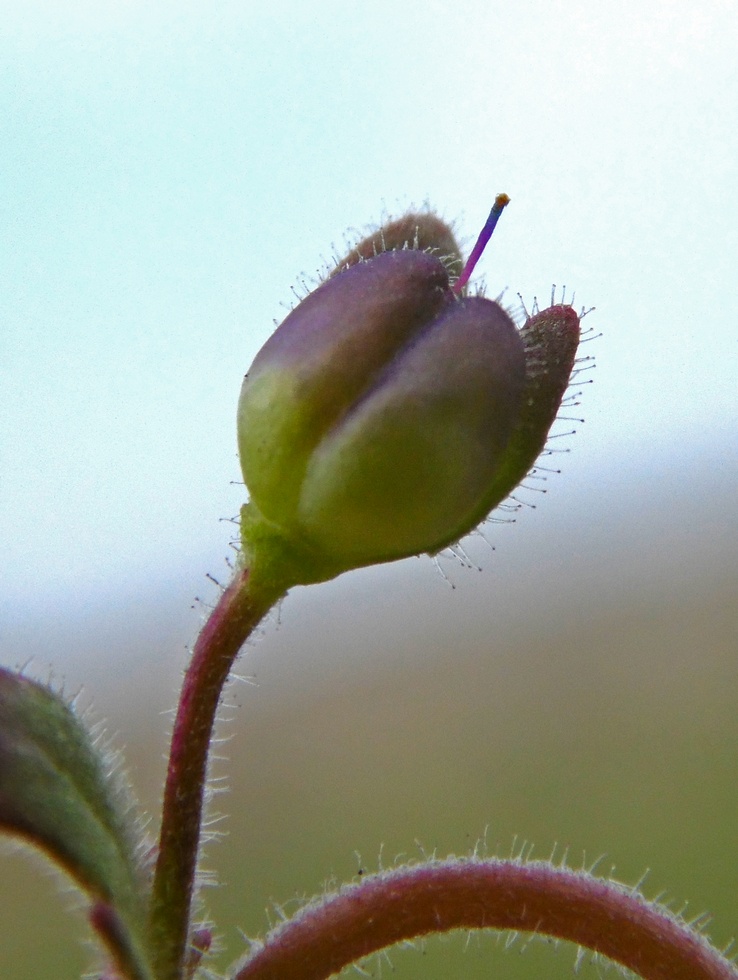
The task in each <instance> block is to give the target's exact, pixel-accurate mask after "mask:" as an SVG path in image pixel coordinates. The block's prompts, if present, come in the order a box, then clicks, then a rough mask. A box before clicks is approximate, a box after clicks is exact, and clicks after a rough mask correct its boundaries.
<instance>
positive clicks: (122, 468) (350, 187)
mask: <svg viewBox="0 0 738 980" xmlns="http://www.w3.org/2000/svg"><path fill="white" fill-rule="evenodd" d="M2 23H3V28H2V35H1V37H0V54H1V57H0V65H1V66H2V67H1V68H0V118H1V119H2V139H1V140H0V180H1V182H2V193H1V195H0V234H1V235H2V246H1V248H2V251H1V253H0V275H1V284H0V452H1V465H2V470H1V474H0V480H1V482H0V515H1V518H2V530H1V532H0V533H1V535H2V538H1V541H2V556H3V559H2V569H1V571H0V575H2V581H1V582H0V629H1V630H2V633H3V634H4V635H5V650H6V652H5V653H4V654H3V657H4V659H6V660H7V661H8V662H15V661H22V660H23V659H25V656H24V651H25V652H28V653H30V654H33V655H34V656H35V657H38V658H40V661H42V662H51V661H54V662H55V663H57V665H59V666H60V668H61V669H62V671H64V670H67V671H68V672H69V675H70V676H71V678H73V679H76V678H78V677H80V676H82V675H83V674H84V675H85V676H89V672H88V671H87V668H81V667H79V665H77V664H76V661H75V655H74V651H73V649H71V648H70V649H66V643H63V642H62V640H63V639H65V637H64V624H65V623H66V624H69V623H70V622H73V623H77V622H78V621H84V622H88V623H89V621H90V617H91V616H93V615H96V614H97V612H98V611H99V610H100V609H106V610H108V613H107V615H108V616H110V610H112V609H119V610H120V615H119V619H118V620H115V621H114V622H112V621H110V620H109V628H108V633H107V634H106V635H104V636H98V641H99V643H100V645H101V646H102V647H103V649H100V650H99V651H98V653H97V657H96V661H97V665H98V666H99V667H102V668H103V670H102V672H103V673H104V672H106V671H109V670H113V669H114V664H115V663H116V662H117V660H116V657H115V656H111V655H110V654H108V653H106V649H105V648H106V647H109V646H110V644H111V643H115V642H120V635H121V633H122V631H123V630H124V626H125V624H127V625H128V626H129V628H130V629H136V628H138V627H139V626H140V625H141V620H142V618H143V617H145V615H147V613H146V609H148V607H149V606H152V607H155V605H156V603H157V602H158V601H160V596H162V595H164V594H169V593H170V592H171V591H172V590H179V591H178V592H177V601H178V602H181V601H185V602H186V600H187V599H188V598H192V597H193V596H194V595H195V593H201V592H202V593H203V594H207V583H204V580H203V575H204V573H205V572H206V571H211V572H213V573H214V574H216V575H218V576H221V577H222V575H223V574H225V572H224V568H223V565H222V558H223V557H224V556H225V555H226V553H227V552H228V540H229V537H230V535H231V534H232V531H233V526H232V525H228V524H219V523H218V521H217V519H218V518H220V517H228V516H232V515H233V514H235V513H236V512H237V509H238V506H239V505H240V502H241V500H242V496H243V495H242V490H241V488H239V487H237V486H235V487H234V486H231V485H230V484H229V481H231V480H237V479H238V478H239V470H238V464H237V459H236V457H235V433H234V408H235V402H236V398H237V395H238V390H239V385H240V380H241V376H242V374H243V373H244V371H245V370H246V368H247V367H248V365H249V363H250V361H251V359H252V357H253V355H254V354H255V353H256V351H257V350H258V348H259V346H260V345H261V344H262V342H263V341H264V340H265V338H266V337H267V336H268V334H269V332H270V331H271V329H272V326H273V320H274V319H275V318H277V319H278V318H281V316H282V315H283V313H284V307H285V305H286V304H289V303H290V302H291V300H292V293H291V286H292V285H293V284H297V283H299V280H300V278H301V274H304V275H306V276H307V277H310V276H312V275H313V274H314V273H315V271H316V270H317V269H319V268H320V267H321V266H322V264H323V262H324V261H325V260H327V259H329V257H330V255H331V253H332V247H333V246H334V245H335V247H336V248H338V249H341V247H342V245H343V242H344V236H345V233H346V230H347V229H349V228H351V227H354V228H356V227H358V228H363V227H364V226H365V225H366V224H367V223H369V222H372V221H375V220H377V219H379V218H381V216H382V213H383V211H386V210H388V211H390V212H393V211H397V210H398V209H401V208H403V207H405V206H406V205H408V204H410V203H413V202H415V203H422V202H424V201H429V202H430V203H431V204H432V205H434V206H435V207H437V208H438V209H440V211H441V212H442V214H444V215H445V216H446V217H448V218H449V219H453V220H454V221H456V222H457V228H458V230H459V233H460V235H461V236H462V238H463V239H464V240H465V241H467V242H468V243H470V242H471V241H473V239H474V236H475V235H476V233H477V231H478V229H479V227H480V225H481V223H482V222H483V220H484V218H485V216H486V214H487V211H488V208H489V205H490V203H491V201H492V199H493V197H494V195H495V194H496V193H497V192H499V191H503V190H504V191H506V192H507V193H508V194H510V196H511V198H512V204H511V205H510V207H509V208H508V210H507V212H506V213H505V215H504V218H503V220H502V222H501V223H500V226H499V228H498V231H497V233H496V235H495V238H494V240H493V242H492V244H491V246H490V247H489V249H488V252H487V254H486V255H485V257H484V258H483V261H482V264H481V267H480V271H481V273H482V274H483V275H484V276H485V277H486V280H487V284H488V288H489V291H490V292H492V293H493V294H495V293H497V292H498V291H500V290H502V289H504V288H507V289H508V296H509V298H510V301H511V302H512V301H514V300H515V294H516V293H517V292H518V291H520V292H521V293H522V294H523V296H524V297H525V298H526V299H527V300H528V301H530V300H531V299H532V297H533V296H535V295H538V296H539V297H541V298H547V297H548V295H549V294H550V289H551V285H552V284H553V283H556V284H558V285H559V287H560V286H562V285H563V284H566V286H567V288H568V289H569V290H576V297H577V299H576V302H577V304H581V305H586V306H590V305H594V306H596V308H597V309H596V312H595V313H593V314H592V315H591V317H590V318H589V319H588V321H587V323H589V324H591V326H592V327H593V328H594V329H595V330H597V331H599V330H602V331H603V333H604V336H603V338H602V339H600V340H598V341H596V342H595V343H594V344H593V345H592V346H591V351H592V352H593V353H595V354H596V356H597V368H596V371H595V372H594V374H593V376H594V377H595V378H596V384H594V385H591V386H589V387H588V388H587V389H586V390H585V392H584V398H583V406H582V409H581V411H582V414H584V415H585V416H586V418H587V422H586V424H585V425H584V426H583V427H580V429H581V431H580V432H579V433H578V434H577V435H576V437H575V438H574V439H572V440H571V446H572V450H573V451H572V454H571V456H569V457H564V458H563V459H564V463H563V466H564V475H562V476H561V477H558V478H556V479H555V480H554V481H553V482H552V485H551V490H552V492H551V494H549V496H548V498H546V499H545V500H544V501H543V506H542V507H539V510H538V512H537V513H536V515H535V519H534V518H533V517H532V516H530V517H529V516H528V515H525V518H524V519H521V522H520V526H519V527H518V528H516V529H515V531H514V536H515V548H514V550H515V553H516V554H518V553H520V554H523V555H524V556H527V558H526V560H527V561H529V562H530V561H534V560H535V554H536V548H537V546H538V545H539V544H541V542H542V539H541V538H540V537H539V535H540V534H541V533H543V532H542V530H541V529H542V528H546V529H548V528H549V527H551V528H553V527H555V526H556V525H555V522H556V520H561V521H564V523H565V524H566V535H565V537H566V540H567V541H568V542H569V543H568V544H566V545H563V544H561V545H560V546H559V547H560V548H561V547H563V548H564V549H565V550H564V555H565V554H566V549H567V548H569V549H571V550H572V551H576V547H575V546H574V545H572V543H571V537H572V535H573V536H575V540H576V535H577V534H579V536H580V537H579V540H581V541H583V540H584V539H585V537H586V534H587V531H588V528H589V529H591V527H592V526H593V525H596V524H599V523H600V522H601V517H600V516H598V515H601V514H602V513H603V512H604V511H607V512H608V513H609V514H611V515H612V514H613V513H617V514H618V515H619V516H618V517H617V518H614V517H613V518H612V522H613V526H615V525H616V524H617V525H620V524H621V522H622V533H623V534H625V535H627V534H628V533H633V531H632V527H631V528H630V532H629V529H628V525H629V513H630V514H635V515H637V513H639V512H640V511H639V509H642V508H643V507H649V506H650V507H651V509H652V510H653V512H654V513H655V514H658V515H660V520H661V522H662V524H663V528H661V530H660V531H659V534H658V535H657V536H656V537H657V538H658V540H662V539H663V535H664V534H665V535H666V536H667V537H668V535H669V531H670V529H672V530H673V532H674V534H676V535H679V534H682V533H684V532H685V526H686V527H689V528H691V531H689V532H688V533H689V534H691V536H692V537H693V538H694V546H695V548H696V549H697V550H699V546H700V541H702V542H703V543H704V537H703V535H701V533H699V532H700V527H701V523H702V524H707V526H709V527H713V529H715V525H720V524H721V523H723V520H722V519H723V518H724V516H725V515H724V514H723V515H722V517H721V514H720V509H721V507H722V506H723V505H722V504H721V503H720V501H721V500H722V499H723V497H726V498H727V497H728V496H729V497H732V496H733V493H732V491H733V488H734V485H735V477H736V466H737V464H736V457H737V456H738V451H737V440H736V429H737V428H738V426H737V422H738V341H737V340H736V328H737V326H738V292H737V291H736V288H735V276H736V268H738V261H737V260H738V230H737V229H738V205H737V197H738V195H737V194H736V187H737V186H738V166H737V164H736V161H737V159H738V142H737V139H736V135H735V113H736V105H738V79H737V72H738V69H737V68H736V65H737V64H738V58H736V36H737V34H738V16H737V15H736V9H735V6H734V4H732V3H719V2H708V3H706V4H702V5H694V4H692V3H686V2H684V3H681V2H669V3H652V2H645V3H644V2H625V3H624V2H622V0H618V2H617V3H614V2H612V3H601V4H597V5H595V6H593V5H592V4H589V3H576V2H564V3H547V2H537V3H536V2H533V3H531V2H523V3H518V4H490V3H489V2H478V3H474V2H469V3H460V4H450V3H448V4H447V3H428V2H423V3H419V2H409V3H403V4H399V3H396V2H395V3H384V2H378V3H377V2H375V3H371V4H361V3H347V2H342V3H321V4H318V5H317V6H315V5H307V4H302V3H275V4H273V5H271V7H270V9H269V10H267V9H266V5H263V4H256V3H216V4H192V3H190V4H187V3H185V4H182V3H177V4H173V3H172V4H169V3H158V4H154V5H151V4H143V3H137V2H130V3H122V2H121V3H104V4H98V3H78V4H75V3H67V4H65V3H57V4H54V3H34V2H29V3H24V4H10V3H4V4H3V5H2ZM715 502H718V503H717V506H716V504H715ZM613 507H614V508H615V509H616V510H615V511H613V510H612V508H613ZM618 508H620V510H617V509H618ZM635 519H636V520H637V516H636V518H635ZM548 522H551V523H550V525H549V523H548ZM631 523H632V521H631ZM649 523H650V521H648V520H644V525H646V526H647V525H648V524H649ZM510 533H511V532H510V531H509V529H502V530H500V531H499V532H497V531H495V532H494V533H493V534H492V538H493V540H495V543H499V536H500V535H502V541H503V543H504V542H505V541H508V540H511V538H510ZM735 533H736V532H735V526H734V522H733V521H730V520H728V521H727V522H724V526H723V527H722V529H721V531H720V533H719V534H716V536H715V540H716V541H719V542H722V545H723V546H724V547H725V549H726V556H728V557H729V554H730V548H732V546H733V545H734V544H735V540H736V538H735ZM505 536H507V537H505ZM616 537H617V534H616ZM562 540H563V539H562ZM654 546H655V547H657V546H658V545H657V543H656V542H654ZM577 547H578V546H577ZM711 547H712V545H710V548H711ZM708 550H709V548H708ZM733 554H734V552H733ZM602 560H603V563H606V562H605V559H604V556H603V557H602ZM501 561H502V559H500V558H499V557H498V558H496V559H492V558H490V556H489V554H487V555H486V556H485V557H484V558H483V559H482V563H483V564H485V566H490V565H492V566H493V567H494V572H493V573H492V574H495V575H496V574H498V573H500V572H502V573H504V565H500V564H499V563H500V562H501ZM571 565H572V567H573V566H575V565H576V563H575V562H572V563H571ZM418 567H419V566H418V565H417V564H416V566H415V567H413V566H412V565H410V566H409V567H408V566H406V570H405V571H400V572H398V571H397V570H394V569H392V570H389V569H384V570H379V571H378V572H375V573H365V579H363V580H361V581H362V582H365V581H368V582H372V583H375V584H377V583H378V585H377V587H378V588H380V589H381V588H382V587H383V586H382V583H383V582H385V583H386V582H387V581H390V580H392V581H394V576H397V575H398V574H399V575H400V578H401V579H402V580H403V581H404V582H405V583H409V582H411V581H415V582H417V576H418V574H420V575H421V578H422V580H423V581H425V578H423V576H425V574H426V573H425V572H422V571H421V572H418V571H416V569H417V568H418ZM366 575H368V578H366ZM386 576H389V579H388V578H386ZM428 578H429V580H430V581H432V582H433V584H432V585H431V586H430V588H432V589H436V590H438V592H439V594H440V595H444V593H443V587H442V586H439V584H438V581H436V580H435V579H434V578H433V576H432V575H429V576H428ZM462 578H463V576H462ZM439 581H440V580H439ZM549 584H550V585H551V586H552V588H554V589H555V588H556V583H549ZM467 587H469V588H471V587H472V586H464V588H467ZM326 588H331V587H326ZM334 588H335V587H334ZM338 588H339V589H341V588H345V586H343V585H341V586H339V587H338ZM473 588H474V589H476V588H478V586H477V584H476V583H475V585H474V586H473ZM483 588H484V587H483ZM483 588H482V591H483ZM349 591H350V586H349ZM210 594H212V590H211V593H210ZM162 601H163V600H162ZM298 601H299V600H298ZM172 608H174V607H172ZM153 615H154V616H156V613H154V614H153ZM194 626H195V623H194V621H193V622H189V623H188V624H187V625H186V627H184V631H185V634H186V638H189V635H190V633H191V631H192V630H194ZM57 631H61V632H57ZM72 632H73V631H72ZM66 639H69V640H70V641H71V643H72V647H73V646H74V639H73V636H70V637H68V638H66ZM129 646H130V647H131V652H137V653H138V654H139V656H141V657H145V656H148V651H143V650H137V651H135V650H134V648H135V646H136V644H135V643H130V644H129ZM60 661H61V663H60ZM111 661H112V662H111ZM85 671H87V673H85Z"/></svg>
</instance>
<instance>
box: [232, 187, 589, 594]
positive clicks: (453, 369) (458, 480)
mask: <svg viewBox="0 0 738 980" xmlns="http://www.w3.org/2000/svg"><path fill="white" fill-rule="evenodd" d="M506 204H507V198H506V197H505V196H504V195H500V197H498V198H497V200H496V202H495V207H494V208H493V209H492V212H491V214H490V218H489V219H488V222H487V225H485V229H484V230H483V232H482V235H480V241H479V242H478V243H477V246H476V247H475V249H474V251H473V253H472V256H471V258H470V260H469V263H468V266H467V268H466V269H465V270H464V271H463V272H462V273H461V275H460V277H459V278H458V280H457V283H456V285H455V286H454V287H453V288H452V286H451V284H450V282H449V275H448V271H447V268H446V266H445V265H444V263H443V262H442V261H441V259H440V258H439V257H437V256H436V255H435V254H431V252H429V251H422V250H420V249H418V248H413V247H407V243H408V241H409V238H408V237H407V234H408V232H409V231H410V230H411V227H410V226H411V223H412V221H413V220H415V217H416V216H411V217H408V218H407V219H405V221H404V222H403V221H402V220H401V221H399V222H393V223H392V224H390V225H388V226H386V227H385V228H384V229H382V230H380V232H378V233H377V235H378V236H379V238H377V237H376V235H375V236H370V237H369V238H367V239H365V240H364V242H362V243H360V245H359V246H358V250H357V252H356V255H355V257H352V256H353V253H352V255H350V256H349V257H348V258H347V259H346V260H345V261H344V262H343V264H342V267H341V269H340V271H338V272H336V273H334V274H333V276H331V278H329V279H328V280H327V281H326V282H324V283H323V284H322V285H320V286H319V287H318V288H317V289H316V290H315V291H314V292H313V293H311V294H310V295H309V296H308V297H306V299H304V300H303V301H302V302H301V303H300V304H299V305H298V306H297V307H296V308H295V309H294V310H293V311H292V312H291V313H290V314H289V316H287V318H286V319H285V320H284V322H283V323H282V324H281V325H280V326H279V327H278V329H277V330H276V332H275V333H274V334H273V335H272V337H271V338H270V339H269V340H268V341H267V343H266V344H265V345H264V347H263V348H262V349H261V351H260V352H259V354H258V355H257V357H256V359H255V361H254V363H253V365H252V367H251V369H250V371H249V373H248V374H247V375H246V378H245V379H244V383H243V388H242V391H241V398H240V402H239V408H238V433H239V451H240V457H241V466H242V469H243V473H244V479H245V481H246V485H247V487H248V489H249V492H250V495H251V501H250V503H249V504H247V505H246V507H244V509H243V512H242V537H243V543H244V550H245V552H246V554H247V557H248V560H249V562H250V564H251V567H252V574H253V575H254V576H255V579H256V580H258V579H259V578H260V577H261V578H262V579H263V580H264V581H265V582H266V581H269V582H270V586H271V585H273V584H274V582H275V581H276V580H278V579H280V578H281V579H284V580H285V584H286V585H287V586H289V585H290V584H298V583H308V582H314V581H321V580H323V579H326V578H331V577H333V576H334V575H337V574H340V573H341V572H343V571H347V570H348V569H351V568H357V567H360V566H362V565H368V564H374V563H377V562H384V561H391V560H393V559H396V558H403V557H407V556H410V555H415V554H419V553H421V552H428V553H431V554H433V553H436V552H438V551H439V550H441V549H442V548H444V547H446V546H448V545H450V544H453V543H455V542H456V541H458V540H459V539H460V538H461V537H463V536H464V535H465V534H467V533H468V532H469V531H471V530H473V528H474V527H476V525H477V524H479V523H480V521H482V520H483V519H484V518H485V517H486V516H487V514H488V513H489V512H490V510H492V509H493V508H494V507H495V506H497V504H499V503H500V502H501V501H502V500H503V499H504V498H505V497H506V496H507V495H508V494H509V493H510V492H511V491H512V490H513V489H514V487H515V486H516V485H517V483H518V482H519V480H520V479H522V477H523V476H525V473H526V472H527V471H528V469H530V467H531V466H532V465H533V463H534V462H535V457H536V456H537V454H538V452H539V451H540V448H542V445H543V443H544V442H545V439H546V434H547V433H548V429H549V427H550V425H551V422H552V421H553V418H555V416H556V411H557V410H558V406H559V404H560V401H561V396H562V394H563V391H564V389H565V388H566V385H567V383H568V380H569V374H570V371H571V363H570V360H571V359H570V358H569V354H568V349H569V346H570V340H571V338H572V337H573V329H572V326H571V324H570V323H569V320H570V318H571V317H570V315H569V313H560V314H557V315H556V316H555V317H551V316H549V317H548V320H547V319H546V315H547V314H548V313H550V311H544V313H542V314H538V316H537V317H534V318H533V319H532V320H530V321H529V322H528V323H527V324H526V325H525V327H524V328H523V330H522V331H518V330H517V328H516V327H515V325H514V323H513V321H512V320H511V318H510V317H509V316H508V314H507V313H506V312H505V311H504V310H503V309H502V307H501V306H499V304H497V303H494V302H492V301H490V300H487V299H484V298H482V297H478V296H476V297H468V296H466V295H463V286H464V284H465V282H466V280H467V279H468V276H469V274H470V272H471V270H472V268H473V265H474V263H475V262H476V260H477V258H478V257H479V254H481V249H482V248H483V247H484V244H485V243H486V240H487V239H488V238H489V235H490V234H491V233H492V229H493V228H494V224H495V223H496V221H497V218H498V217H499V214H500V213H501V211H502V209H503V208H504V206H505V205H506ZM431 217H432V216H431ZM433 222H435V223H436V224H437V226H438V227H436V228H435V230H434V231H432V232H430V233H429V234H425V231H424V233H423V234H422V235H421V234H420V232H418V233H416V234H415V235H414V237H413V242H414V243H415V244H418V243H419V242H420V241H429V248H431V249H433V250H434V251H436V250H437V251H438V252H439V253H440V252H442V251H443V254H444V255H445V256H448V255H451V256H452V258H453V254H454V250H455V249H456V246H455V241H454V239H453V236H452V233H451V232H450V230H449V229H448V228H447V226H445V225H443V223H442V222H440V220H439V219H437V218H435V217H433ZM429 225H430V222H428V223H427V224H426V226H425V228H426V229H427V228H428V227H429ZM377 241H379V242H380V243H381V244H382V245H383V246H386V245H387V242H388V241H389V242H391V243H393V244H395V243H400V242H402V246H404V247H401V250H397V251H386V252H383V251H379V252H378V254H376V255H375V254H374V251H375V249H376V248H377ZM480 243H481V245H480ZM444 249H445V251H444ZM456 254H458V252H456ZM367 255H369V256H370V257H368V258H367V257H366V256H367ZM554 309H557V310H570V308H566V307H561V308H554ZM571 316H572V317H573V320H574V321H576V326H577V330H578V318H577V317H576V315H575V314H573V311H571ZM559 321H561V323H562V324H563V326H562V327H561V328H559ZM549 322H550V323H551V324H553V327H552V331H553V332H552V335H551V337H549V336H548V335H547V333H546V331H547V324H548V323H549ZM541 333H543V334H544V335H545V336H544V338H543V339H541V336H540V334H541ZM560 334H561V335H562V336H563V337H564V338H565V339H566V344H565V345H564V346H565V347H566V350H563V349H562V350H560V349H559V347H560V340H559V335H560ZM573 349H574V350H576V341H574V348H573ZM566 364H568V367H566ZM534 446H537V447H538V448H537V449H535V452H533V447H534ZM532 452H533V455H532V458H530V459H529V461H528V462H527V464H526V465H524V463H525V461H526V460H528V458H529V457H530V455H531V453H532ZM523 466H524V469H523V472H522V473H520V475H519V476H517V475H516V476H515V478H514V479H513V475H514V474H517V473H518V472H519V471H520V469H521V467H523Z"/></svg>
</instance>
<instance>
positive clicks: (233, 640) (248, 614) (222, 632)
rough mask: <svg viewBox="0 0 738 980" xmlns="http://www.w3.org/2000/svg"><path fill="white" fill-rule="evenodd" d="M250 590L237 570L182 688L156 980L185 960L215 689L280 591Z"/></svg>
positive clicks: (168, 792) (155, 935) (161, 878)
mask: <svg viewBox="0 0 738 980" xmlns="http://www.w3.org/2000/svg"><path fill="white" fill-rule="evenodd" d="M250 585H251V574H250V571H249V569H248V568H241V569H239V570H238V571H237V572H236V575H235V576H234V578H233V581H232V582H231V584H230V585H229V586H228V588H227V589H225V591H224V592H223V594H222V595H221V597H220V600H219V602H218V604H217V606H216V607H215V609H214V610H213V612H212V614H211V615H210V618H209V619H208V621H207V623H206V624H205V626H204V627H203V630H202V632H201V633H200V635H199V637H198V639H197V642H196V644H195V649H194V651H193V656H192V660H191V662H190V665H189V667H188V669H187V673H186V675H185V680H184V684H183V686H182V693H181V695H180V700H179V707H178V710H177V718H176V721H175V723H174V731H173V733H172V742H171V749H170V755H169V768H168V772H167V781H166V786H165V789H164V802H163V807H162V820H161V832H160V838H159V853H158V858H157V864H156V871H155V875H154V884H153V891H152V899H151V913H150V943H151V949H152V950H153V957H154V966H155V976H156V977H157V980H180V978H181V976H182V971H183V965H184V963H185V960H186V952H187V940H188V929H189V919H190V908H191V904H192V894H193V887H194V881H195V871H196V867H197V855H198V843H199V840H200V828H201V822H202V809H203V798H204V791H205V781H206V777H207V766H208V750H209V747H210V741H211V738H212V733H213V724H214V722H215V716H216V712H217V710H218V705H219V703H220V696H221V692H222V689H223V685H224V684H225V682H226V680H227V678H228V674H229V673H230V669H231V666H232V664H233V661H234V660H235V658H236V655H237V654H238V652H239V650H240V649H241V647H242V646H243V643H244V642H245V640H246V639H247V638H248V636H249V635H250V634H251V632H252V631H253V630H254V628H255V627H256V626H257V625H258V623H259V622H260V621H261V619H263V617H264V616H265V615H266V613H267V612H268V611H269V609H270V608H271V607H272V606H273V605H274V603H275V602H276V601H277V600H278V599H279V598H280V596H281V595H282V594H283V592H284V590H283V589H276V588H275V589H273V590H268V589H261V590H259V592H258V594H256V595H255V594H254V590H253V588H251V587H250Z"/></svg>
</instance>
